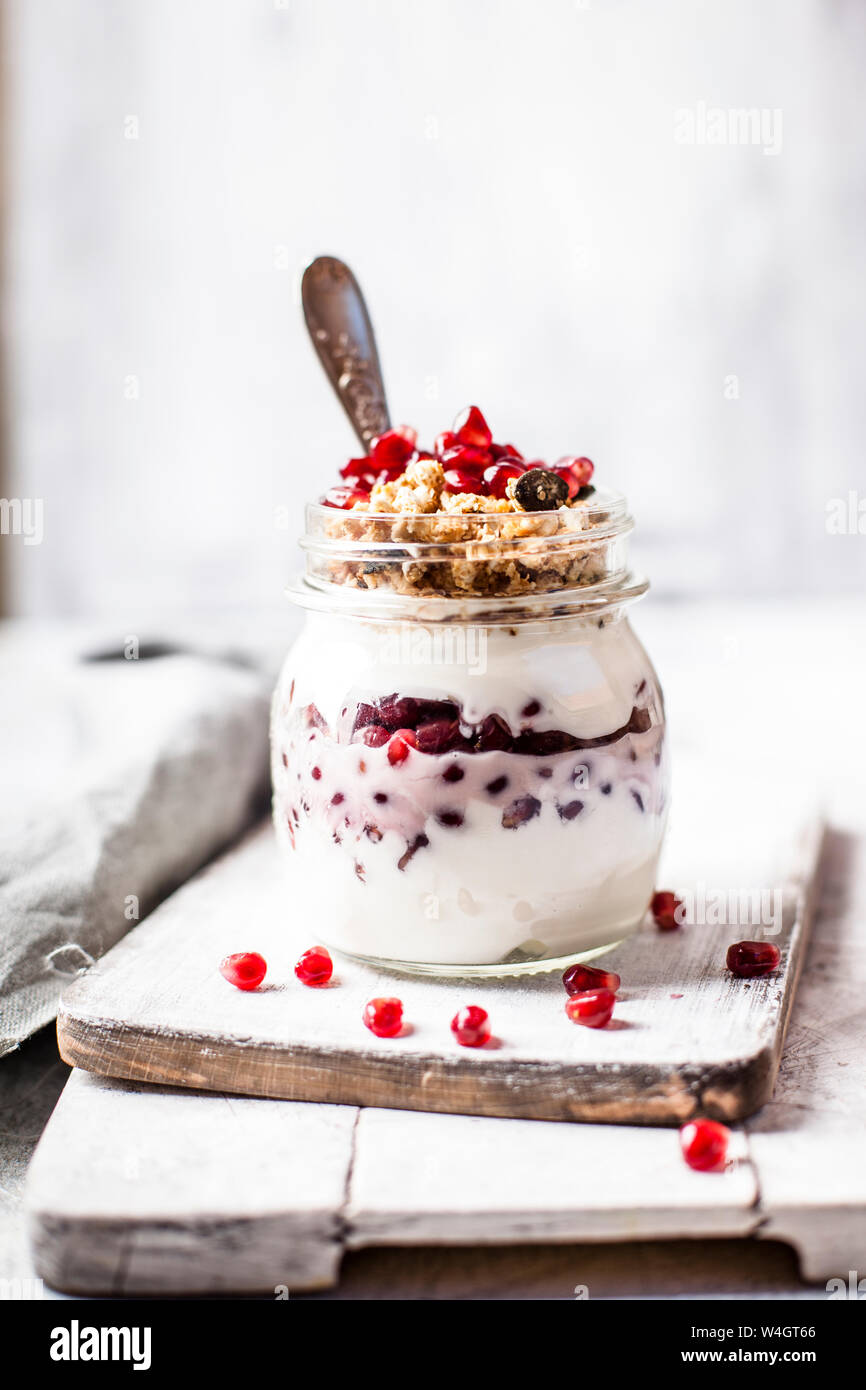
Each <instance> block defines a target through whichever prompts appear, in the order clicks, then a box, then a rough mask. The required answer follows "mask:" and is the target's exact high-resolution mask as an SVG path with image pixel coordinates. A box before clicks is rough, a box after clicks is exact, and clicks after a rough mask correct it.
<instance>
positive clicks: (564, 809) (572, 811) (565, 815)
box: [556, 801, 583, 820]
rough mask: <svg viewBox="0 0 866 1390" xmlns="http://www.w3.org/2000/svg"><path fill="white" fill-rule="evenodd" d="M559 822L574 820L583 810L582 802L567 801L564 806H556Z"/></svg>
mask: <svg viewBox="0 0 866 1390" xmlns="http://www.w3.org/2000/svg"><path fill="white" fill-rule="evenodd" d="M556 809H557V811H558V812H559V819H560V820H574V818H575V816H579V815H580V813H581V811H582V810H583V802H582V801H569V802H568V803H567V804H566V805H565V806H557V808H556Z"/></svg>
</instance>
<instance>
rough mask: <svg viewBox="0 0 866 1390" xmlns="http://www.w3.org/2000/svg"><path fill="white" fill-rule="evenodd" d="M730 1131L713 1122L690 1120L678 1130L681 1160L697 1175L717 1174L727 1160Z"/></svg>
mask: <svg viewBox="0 0 866 1390" xmlns="http://www.w3.org/2000/svg"><path fill="white" fill-rule="evenodd" d="M730 1137H731V1131H730V1130H729V1129H728V1128H727V1127H726V1126H725V1125H720V1124H718V1123H717V1122H716V1121H715V1120H691V1121H690V1122H689V1123H688V1124H687V1125H683V1126H682V1128H681V1129H680V1146H681V1148H682V1151H683V1158H684V1159H685V1160H686V1163H687V1164H688V1165H689V1167H690V1168H694V1169H696V1171H697V1172H699V1173H718V1172H720V1171H721V1169H722V1168H724V1166H725V1163H726V1162H727V1158H728V1141H729V1140H730Z"/></svg>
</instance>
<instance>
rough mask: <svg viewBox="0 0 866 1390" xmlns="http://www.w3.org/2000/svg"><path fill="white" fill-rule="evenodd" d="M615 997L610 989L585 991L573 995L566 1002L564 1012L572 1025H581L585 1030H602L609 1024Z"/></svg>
mask: <svg viewBox="0 0 866 1390" xmlns="http://www.w3.org/2000/svg"><path fill="white" fill-rule="evenodd" d="M615 1003H616V995H615V994H614V992H613V990H611V989H586V990H582V991H581V993H580V994H573V995H572V996H571V998H570V999H568V1000H567V1001H566V1005H565V1012H566V1013H567V1014H568V1016H569V1018H570V1019H571V1021H572V1023H582V1024H583V1026H584V1027H585V1028H603V1027H604V1025H605V1024H606V1023H610V1017H611V1014H612V1013H613V1006H614V1004H615Z"/></svg>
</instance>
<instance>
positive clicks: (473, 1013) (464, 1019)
mask: <svg viewBox="0 0 866 1390" xmlns="http://www.w3.org/2000/svg"><path fill="white" fill-rule="evenodd" d="M451 1032H452V1033H453V1034H454V1036H455V1038H456V1039H457V1041H458V1042H459V1044H460V1046H461V1047H483V1046H484V1044H485V1043H486V1042H487V1040H488V1039H489V1037H490V1019H489V1018H488V1016H487V1010H486V1009H482V1008H480V1007H479V1006H478V1004H467V1005H466V1008H465V1009H460V1010H459V1011H458V1012H457V1013H456V1014H455V1015H454V1017H453V1018H452V1020H451Z"/></svg>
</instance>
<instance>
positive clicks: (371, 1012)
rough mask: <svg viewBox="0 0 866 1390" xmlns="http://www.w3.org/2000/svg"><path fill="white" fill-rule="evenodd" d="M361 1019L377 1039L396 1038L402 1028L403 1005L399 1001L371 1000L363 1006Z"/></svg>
mask: <svg viewBox="0 0 866 1390" xmlns="http://www.w3.org/2000/svg"><path fill="white" fill-rule="evenodd" d="M363 1019H364V1022H365V1024H366V1025H367V1027H368V1028H369V1030H370V1032H371V1033H375V1034H376V1037H377V1038H396V1036H397V1034H398V1033H399V1032H400V1029H401V1028H402V1027H403V1004H402V1002H401V1001H400V1000H399V999H371V1000H370V1002H369V1004H365V1005H364V1013H363Z"/></svg>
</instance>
